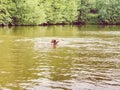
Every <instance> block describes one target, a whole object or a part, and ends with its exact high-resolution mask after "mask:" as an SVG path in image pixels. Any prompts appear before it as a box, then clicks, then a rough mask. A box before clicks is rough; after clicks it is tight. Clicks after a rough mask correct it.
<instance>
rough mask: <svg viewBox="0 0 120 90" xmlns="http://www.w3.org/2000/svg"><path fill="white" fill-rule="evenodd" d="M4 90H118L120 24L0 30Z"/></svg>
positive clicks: (0, 86) (0, 76) (1, 88)
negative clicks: (55, 41)
mask: <svg viewBox="0 0 120 90" xmlns="http://www.w3.org/2000/svg"><path fill="white" fill-rule="evenodd" d="M53 39H56V40H58V41H59V43H58V45H57V46H56V48H53V46H52V45H51V40H53ZM0 90H120V26H97V25H87V26H69V25H66V26H48V27H44V26H23V27H21V26H17V27H11V28H8V27H4V28H0Z"/></svg>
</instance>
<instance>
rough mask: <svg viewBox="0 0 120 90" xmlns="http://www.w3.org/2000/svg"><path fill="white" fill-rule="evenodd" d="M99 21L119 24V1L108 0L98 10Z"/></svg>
mask: <svg viewBox="0 0 120 90" xmlns="http://www.w3.org/2000/svg"><path fill="white" fill-rule="evenodd" d="M99 23H101V24H120V1H119V0H114V2H113V0H109V3H107V4H105V5H104V7H102V8H101V9H100V12H99Z"/></svg>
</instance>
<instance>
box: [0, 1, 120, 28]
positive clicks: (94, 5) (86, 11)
mask: <svg viewBox="0 0 120 90" xmlns="http://www.w3.org/2000/svg"><path fill="white" fill-rule="evenodd" d="M52 24H106V25H107V24H119V25H120V0H0V25H2V26H4V25H52Z"/></svg>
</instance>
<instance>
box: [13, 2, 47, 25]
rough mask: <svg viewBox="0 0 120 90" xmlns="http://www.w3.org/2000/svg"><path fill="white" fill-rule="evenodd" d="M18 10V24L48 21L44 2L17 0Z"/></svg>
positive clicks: (15, 17)
mask: <svg viewBox="0 0 120 90" xmlns="http://www.w3.org/2000/svg"><path fill="white" fill-rule="evenodd" d="M15 3H16V7H17V11H16V13H15V16H14V23H15V24H16V25H38V24H42V23H44V22H46V20H45V17H46V15H45V12H44V7H43V4H42V3H41V4H39V1H38V0H20V1H16V2H15Z"/></svg>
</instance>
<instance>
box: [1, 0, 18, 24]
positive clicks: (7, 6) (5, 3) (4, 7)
mask: <svg viewBox="0 0 120 90" xmlns="http://www.w3.org/2000/svg"><path fill="white" fill-rule="evenodd" d="M14 6H15V4H14V3H13V2H12V0H0V24H4V25H8V24H12V15H14V12H15V10H16V9H15V8H14Z"/></svg>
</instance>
